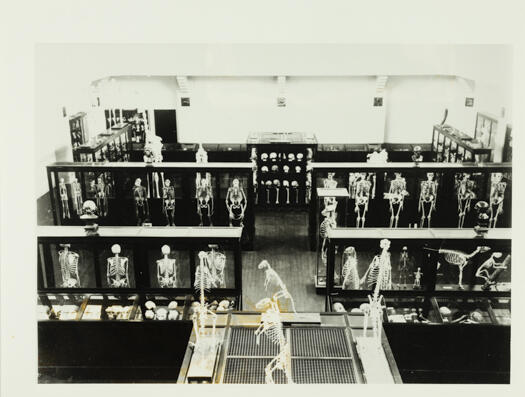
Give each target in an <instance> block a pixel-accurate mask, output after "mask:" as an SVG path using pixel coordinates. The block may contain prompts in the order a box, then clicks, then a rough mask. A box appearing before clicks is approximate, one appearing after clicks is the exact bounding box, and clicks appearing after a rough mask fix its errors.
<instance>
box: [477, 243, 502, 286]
mask: <svg viewBox="0 0 525 397" xmlns="http://www.w3.org/2000/svg"><path fill="white" fill-rule="evenodd" d="M502 256H503V255H502V253H501V252H494V253H493V254H492V255H491V256H490V258H489V259H487V260H486V261H485V262H483V264H482V265H481V266H480V267H479V268H478V270H477V271H476V277H479V278H482V279H483V280H485V284H483V286H482V287H481V289H482V290H489V289H490V288H491V287H492V286H494V288H495V289H496V290H497V289H498V288H497V286H498V278H499V276H500V275H501V273H503V272H504V271H505V270H507V265H508V264H509V262H510V255H507V256H506V257H505V259H504V260H503V262H501V263H499V262H496V259H499V258H501V257H502Z"/></svg>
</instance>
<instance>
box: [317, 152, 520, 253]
mask: <svg viewBox="0 0 525 397" xmlns="http://www.w3.org/2000/svg"><path fill="white" fill-rule="evenodd" d="M311 167H312V201H311V203H310V218H309V219H310V220H309V236H310V248H311V250H312V251H315V250H318V249H319V247H318V245H319V244H321V243H322V237H320V235H321V230H319V226H320V224H321V222H322V220H323V219H324V218H325V217H324V216H323V215H322V211H324V210H325V208H326V205H325V203H326V199H325V198H324V197H323V198H320V197H318V196H317V188H324V187H325V186H327V185H329V186H330V187H331V188H338V189H339V188H344V189H347V191H348V204H347V206H346V209H345V208H344V207H339V206H337V208H336V209H335V212H337V214H338V216H337V222H336V226H344V225H346V226H349V227H359V228H363V227H364V228H367V227H394V228H395V227H417V228H428V227H446V228H450V227H462V228H472V227H474V226H475V225H476V211H475V210H474V207H475V205H476V203H477V202H478V201H481V200H483V201H486V202H487V203H488V204H489V205H490V211H489V215H490V216H491V224H490V226H491V227H497V228H499V227H503V228H506V227H511V218H512V217H511V214H512V164H511V163H463V164H451V163H418V164H415V163H386V164H382V165H378V164H370V163H317V162H314V163H312V165H311Z"/></svg>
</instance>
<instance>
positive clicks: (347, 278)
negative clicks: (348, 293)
mask: <svg viewBox="0 0 525 397" xmlns="http://www.w3.org/2000/svg"><path fill="white" fill-rule="evenodd" d="M341 273H342V276H343V289H359V274H358V273H357V259H355V258H349V259H348V260H347V261H346V262H345V264H344V265H343V269H342V272H341Z"/></svg>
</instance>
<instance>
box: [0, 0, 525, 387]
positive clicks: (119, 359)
mask: <svg viewBox="0 0 525 397" xmlns="http://www.w3.org/2000/svg"><path fill="white" fill-rule="evenodd" d="M447 4H448V3H447ZM468 4H474V3H470V2H469V3H468ZM303 6H304V7H308V6H309V7H313V8H312V10H316V9H318V10H324V8H323V7H328V5H326V4H325V5H324V6H323V4H322V2H319V3H315V2H307V3H305V4H304V5H303ZM111 7H112V6H111ZM136 7H138V6H136ZM141 7H145V8H148V7H149V6H148V5H147V4H143V5H142V6H141ZM141 7H138V8H137V9H136V10H135V11H136V13H135V15H136V18H135V19H134V20H131V19H129V18H128V19H125V20H126V21H127V23H131V24H135V25H136V24H140V23H141V12H143V13H144V15H146V17H145V19H144V21H148V22H149V23H152V20H154V18H152V15H153V14H152V12H153V9H154V6H153V5H152V6H151V9H149V11H148V10H144V11H141ZM172 7H173V10H174V11H175V13H174V15H173V18H174V23H175V22H178V21H181V20H183V19H185V15H184V14H183V13H181V14H177V13H176V11H177V9H178V8H177V5H172ZM242 8H243V9H244V7H242ZM463 8H464V7H461V10H462V12H463V11H464V10H463ZM518 8H520V7H518V6H517V7H516V9H518ZM112 9H114V8H111V10H112ZM203 9H204V8H199V10H198V11H199V12H198V13H197V14H199V13H202V11H203ZM284 9H285V10H286V12H288V11H290V9H289V7H288V6H285V7H284ZM83 10H84V11H85V10H86V8H83ZM155 10H156V11H158V9H157V8H156V6H155ZM369 10H370V9H369ZM107 11H108V12H110V13H111V11H110V9H108V10H107ZM129 11H130V10H129V9H127V10H124V11H123V13H124V12H129ZM332 11H334V10H332ZM485 11H487V10H485ZM485 11H483V12H484V13H483V18H488V16H489V14H490V13H488V12H487V13H485ZM500 11H501V10H500ZM56 12H58V13H60V15H61V16H63V15H70V16H71V15H72V14H73V13H74V12H73V9H69V10H64V9H63V10H60V11H56ZM150 12H151V13H150ZM223 12H225V10H222V11H221V12H220V13H219V14H217V15H223ZM232 12H233V11H232ZM369 12H370V11H369ZM399 12H400V13H402V9H401V8H400V11H399ZM451 12H452V10H451ZM472 12H473V14H472V19H474V20H475V21H471V23H472V24H473V25H472V26H473V27H472V29H474V30H468V29H467V31H466V33H464V34H471V33H472V32H476V31H477V30H476V29H478V28H479V26H480V25H483V24H481V23H480V20H479V18H476V17H475V14H474V9H472ZM50 13H51V11H50V10H48V11H46V14H47V15H49V14H50ZM508 13H510V11H509V10H507V11H506V12H503V11H501V15H502V17H503V16H504V15H508ZM123 15H124V14H122V16H123ZM199 15H202V14H199ZM205 15H206V16H205V19H206V20H209V19H210V16H209V15H208V14H207V13H205ZM264 15H268V14H264ZM301 15H308V16H309V17H310V18H313V15H312V14H311V13H307V14H306V13H305V14H303V13H301ZM187 16H188V20H189V21H194V20H196V19H198V17H197V15H196V14H195V13H188V14H187ZM77 17H78V18H82V14H81V13H79V14H78V15H77ZM502 17H501V18H500V19H502ZM87 18H88V20H92V18H93V15H91V14H89V15H88V16H87ZM114 18H116V19H117V20H119V24H122V22H123V21H122V18H119V13H118V12H117V13H116V14H114ZM241 18H242V17H241ZM379 18H380V19H382V18H386V16H385V15H381V17H379ZM392 18H393V17H392ZM462 18H463V17H462ZM458 19H460V18H459V17H457V16H456V17H454V20H458ZM476 19H478V20H476ZM103 20H104V21H106V16H104V17H103ZM162 20H163V22H165V21H166V20H167V17H166V18H162ZM277 20H278V21H279V23H280V22H281V21H282V18H281V17H280V16H278V17H277ZM338 20H339V19H338ZM244 21H245V22H246V21H247V20H244ZM186 22H188V21H186ZM186 22H185V23H186ZM442 22H443V21H442ZM500 22H501V23H502V24H503V25H504V24H505V22H504V21H503V20H501V21H500ZM443 23H444V22H443ZM323 24H324V25H323V26H330V21H329V20H326V21H323ZM82 25H83V23H82ZM241 25H242V27H243V28H246V26H245V23H243V24H241ZM270 25H271V24H270ZM446 25H447V24H446V23H444V25H443V28H444V29H445V28H446ZM68 26H69V27H70V29H71V32H76V30H75V29H76V28H75V26H74V23H73V24H72V23H71V20H70V21H69V23H68ZM195 27H196V25H195ZM48 28H49V29H51V27H48ZM81 28H82V29H84V28H85V26H82V27H79V29H81ZM92 28H93V27H92V26H91V27H87V32H88V34H89V31H90V29H92ZM103 28H104V29H106V27H105V26H104V27H103ZM290 28H291V26H290ZM491 28H494V25H492V26H491ZM114 29H118V28H117V27H116V26H115V27H114ZM130 29H131V31H132V32H133V29H132V28H130ZM276 29H277V31H275V32H273V33H274V34H275V35H276V36H277V37H279V36H280V33H282V32H281V31H280V30H279V27H277V26H276ZM400 29H401V28H400ZM181 30H183V29H181ZM515 30H516V31H517V30H519V29H518V28H517V27H515ZM79 31H80V30H79ZM510 31H511V29H510V28H507V30H505V32H506V33H508V32H510ZM33 33H36V30H34V31H33V30H32V31H31V35H33ZM66 33H67V32H63V33H62V34H63V35H65V34H66ZM158 33H159V32H158V31H157V30H155V34H153V35H152V36H148V38H147V39H146V36H144V40H140V39H137V37H139V36H138V34H137V33H131V34H130V37H128V38H127V40H123V39H121V37H122V36H119V37H120V39H119V38H117V37H116V38H115V39H113V38H112V36H108V37H107V38H106V39H104V40H102V39H99V38H98V37H99V36H93V39H89V38H88V39H81V38H80V36H78V37H77V35H76V33H75V34H74V35H73V36H72V37H71V38H69V39H66V38H65V36H63V38H62V40H58V38H59V36H58V35H56V34H49V35H44V36H43V37H42V38H40V39H39V38H38V37H35V38H34V42H33V41H32V40H33V37H32V36H31V38H30V41H32V43H31V46H30V53H31V59H32V64H30V65H29V71H32V72H31V73H32V75H31V79H30V81H28V82H26V83H27V84H28V89H29V90H32V91H33V95H34V98H33V100H32V102H31V103H30V104H28V105H27V106H29V107H30V108H31V114H32V120H31V122H29V123H28V122H27V121H25V120H24V118H23V117H20V116H18V117H15V119H16V120H17V122H18V123H21V124H29V125H28V126H26V127H24V128H26V129H27V130H28V132H27V134H28V140H30V141H31V143H30V145H31V147H32V148H33V149H32V150H34V155H32V154H31V153H27V156H28V157H31V160H30V162H28V163H27V164H21V163H20V162H21V161H22V162H23V161H24V158H25V155H23V153H24V152H25V150H24V149H23V147H24V146H23V145H22V144H21V141H23V140H24V139H25V138H23V135H21V134H22V133H21V132H20V133H17V134H20V135H16V138H15V135H14V134H15V132H14V131H12V132H11V139H12V140H13V139H14V140H16V141H17V142H19V143H18V144H17V145H16V147H17V149H13V150H16V151H17V153H18V156H15V155H14V154H13V155H11V154H10V155H9V156H11V157H12V158H13V159H15V158H16V159H17V160H16V161H8V162H7V161H6V164H5V165H4V167H2V168H3V171H2V172H3V174H6V175H7V174H10V179H9V180H5V182H6V183H5V186H2V193H4V192H6V191H8V193H9V194H11V193H12V195H13V198H12V199H9V200H6V201H4V200H3V201H4V203H3V204H2V256H4V254H6V258H3V259H2V289H1V292H2V322H1V325H2V355H3V357H2V372H4V371H5V370H6V364H7V363H9V362H10V361H11V360H14V362H15V364H16V362H17V360H16V358H15V357H14V356H13V355H14V354H15V353H14V352H15V351H16V350H15V346H16V345H20V344H21V343H22V342H21V341H20V340H19V339H17V338H22V337H23V338H28V339H29V340H31V343H32V344H31V345H30V347H28V350H29V352H28V357H29V358H28V361H25V364H23V366H25V367H26V369H27V371H29V372H27V373H26V374H25V375H22V372H18V374H17V375H16V376H15V375H13V376H12V377H11V378H10V381H9V383H10V385H9V387H8V386H5V387H6V389H5V390H6V396H11V395H13V396H14V395H21V394H18V393H22V392H21V391H20V392H18V391H15V388H17V387H22V386H20V385H17V386H16V387H15V382H16V383H19V382H22V383H24V382H26V385H25V387H26V388H28V391H29V390H31V391H30V392H29V393H39V390H42V391H43V392H45V393H50V394H49V395H58V394H53V392H52V390H55V389H53V387H56V386H61V387H67V388H68V389H56V390H59V391H60V390H61V392H62V391H63V392H65V390H70V392H68V394H69V395H70V394H71V393H75V391H74V390H77V388H81V386H82V385H86V384H91V385H93V384H98V385H99V386H100V387H101V389H99V390H100V391H101V393H102V394H103V395H105V393H106V391H108V393H109V390H110V389H106V388H108V387H113V386H114V387H122V386H126V390H128V391H129V392H130V393H138V392H139V390H138V389H134V388H138V387H139V385H136V384H143V385H141V386H144V388H141V389H140V393H142V394H143V393H145V392H147V391H146V390H150V389H151V392H154V391H155V390H157V389H155V387H157V386H159V385H161V384H162V385H163V386H164V387H166V389H163V390H165V392H166V393H174V394H177V393H186V392H188V393H197V394H199V393H202V392H203V391H204V390H207V393H215V390H217V393H228V394H229V392H228V390H229V389H224V388H220V387H217V386H219V385H222V387H230V386H234V385H237V386H238V385H243V389H242V390H243V392H246V393H250V390H251V389H250V388H249V387H250V386H253V385H258V389H257V390H258V393H261V394H263V395H268V394H269V393H272V392H273V391H272V390H281V389H266V387H267V385H273V384H276V385H294V386H296V387H297V386H301V385H316V387H318V389H316V390H318V391H319V393H323V388H324V387H327V385H338V389H334V390H340V392H342V393H353V391H352V390H353V389H348V388H346V387H348V386H347V385H349V384H365V385H374V386H377V385H381V386H383V387H385V386H386V387H394V385H396V387H397V385H405V386H406V385H414V384H415V385H419V386H423V387H424V386H431V385H449V386H453V385H455V387H460V386H462V387H465V385H470V386H469V387H472V388H473V389H471V390H468V391H467V392H468V393H469V394H470V393H475V392H476V391H477V390H482V386H483V385H484V386H485V387H488V388H493V387H496V388H495V389H493V390H494V392H496V393H497V392H498V391H497V390H499V389H498V388H497V387H498V385H499V386H506V387H507V388H508V387H509V385H513V384H514V382H515V381H518V382H520V381H519V379H517V378H518V377H519V376H517V374H516V371H518V372H519V368H517V367H516V366H515V365H516V364H515V362H514V360H515V356H519V355H520V353H519V351H518V350H517V349H518V348H517V347H515V346H514V343H516V339H519V338H521V337H520V336H519V335H517V334H516V329H515V328H514V327H515V326H517V327H520V325H519V322H520V321H523V320H522V319H521V316H520V312H521V310H520V307H521V304H522V303H520V298H519V297H517V296H515V294H514V292H515V291H513V288H512V287H513V285H517V286H518V288H519V285H521V281H520V279H519V278H518V276H517V275H516V270H517V269H519V268H520V263H519V260H520V257H519V252H516V253H515V251H520V250H519V243H517V240H516V239H517V238H519V234H520V233H522V228H521V227H520V220H519V219H517V217H516V212H515V209H516V210H518V211H519V209H520V206H519V204H518V205H516V200H517V203H519V196H518V197H517V198H516V195H517V194H518V191H519V189H520V186H519V180H520V177H519V176H518V175H519V172H520V171H519V163H517V165H518V167H514V168H516V169H514V168H513V165H514V162H516V161H518V160H516V159H517V158H518V157H515V156H516V153H514V155H513V153H512V150H513V134H514V136H515V139H519V135H520V133H519V125H520V124H519V120H518V119H517V118H518V116H520V109H522V107H521V105H518V104H517V100H516V95H517V92H519V91H520V90H519V89H518V83H519V82H521V80H520V78H521V73H520V72H519V69H517V66H516V64H517V59H521V58H520V57H521V56H522V55H521V53H520V50H521V49H522V47H520V46H519V45H515V44H514V43H513V42H511V40H510V39H509V40H507V41H505V40H503V39H501V37H500V36H496V37H495V39H494V40H489V39H485V40H481V39H478V40H465V39H463V38H462V37H458V39H457V40H449V39H447V40H436V39H435V38H434V39H428V40H427V41H425V40H424V39H423V38H422V39H421V40H420V41H417V42H415V41H406V40H403V39H402V38H398V39H397V40H396V39H395V37H394V36H393V37H392V38H389V37H388V36H387V35H386V36H383V39H380V38H379V39H378V40H375V41H369V40H368V41H366V40H363V41H361V42H360V41H359V40H358V41H357V42H356V41H355V39H356V38H355V37H353V38H352V37H350V36H345V35H342V36H341V37H339V38H338V40H332V41H330V40H326V39H325V40H324V41H322V40H319V41H317V40H312V39H304V40H301V41H299V40H289V41H286V40H284V41H281V42H279V41H277V40H270V39H267V40H256V39H252V41H250V40H249V38H250V37H252V36H247V37H245V38H244V39H245V40H235V39H232V38H231V37H232V36H233V34H232V35H225V34H223V36H221V37H222V39H221V40H219V41H217V40H212V39H205V36H204V35H203V34H201V33H198V37H199V39H195V40H192V39H191V37H190V38H187V37H188V36H182V35H181V36H180V37H177V39H171V37H172V36H171V34H170V35H167V36H166V39H165V40H162V39H159V38H158V37H159V34H158ZM186 33H188V32H186ZM223 33H224V32H223ZM484 34H485V36H483V38H484V37H486V32H485V33H484ZM28 35H29V33H28ZM190 36H191V35H190ZM379 36H381V35H379ZM228 37H230V38H229V39H228ZM234 37H239V38H240V37H242V33H240V32H239V33H236V35H235V36H234ZM468 37H470V36H468ZM504 37H506V36H504ZM155 38H156V39H155ZM203 38H204V39H203ZM281 38H282V37H281ZM480 40H481V41H480ZM12 61H13V62H15V61H14V59H13V60H12ZM12 66H14V64H13V65H12ZM516 76H519V78H517V77H516ZM12 85H14V83H13V84H12ZM521 93H522V91H521ZM20 95H22V91H20ZM19 110H20V109H19ZM520 117H521V116H520ZM5 127H9V128H10V129H11V130H12V127H11V124H9V126H5ZM516 127H517V128H518V131H517V133H515V132H514V129H516ZM20 155H22V156H20ZM513 156H514V157H513ZM518 156H519V150H518ZM11 157H9V158H11ZM9 158H6V159H5V160H8V159H9ZM513 158H514V160H513ZM28 161H29V160H28ZM24 168H27V169H24ZM19 172H20V174H18V173H19ZM516 172H517V173H516ZM26 174H27V175H28V176H27V178H29V179H24V178H26V176H25V175H26ZM521 180H523V179H521ZM513 193H514V194H513ZM19 199H20V202H18V203H16V204H17V205H18V206H20V208H15V207H10V206H9V205H8V204H7V203H14V202H15V201H16V200H19ZM14 200H15V201H14ZM26 202H27V203H29V204H28V207H25V204H23V203H26ZM22 206H23V207H22ZM24 208H25V209H24ZM28 208H30V210H28ZM22 213H23V215H22V216H21V218H20V227H19V225H18V224H17V219H18V218H17V214H22ZM26 218H27V220H26ZM26 223H27V230H28V232H22V228H24V230H26V229H25V226H26ZM22 224H23V225H22ZM11 232H12V233H13V234H11ZM21 233H22V234H23V235H25V237H16V236H19V235H20V236H22V234H21ZM22 238H23V240H22ZM513 240H514V241H513ZM8 241H9V243H8ZM17 252H18V253H20V255H19V256H17V255H18V254H17ZM515 255H517V256H516V257H515V258H513V256H515ZM26 258H27V259H26ZM4 259H5V260H4ZM512 259H514V261H515V264H514V266H513V263H512ZM6 268H9V269H8V271H7V272H6ZM11 273H12V274H11ZM19 288H23V290H22V289H20V291H19V290H18V289H19ZM14 291H16V294H20V295H24V300H23V301H22V300H20V301H19V303H16V304H15V303H12V301H13V300H15V301H16V299H15V296H14V295H13V294H15V292H14ZM518 293H519V291H518ZM6 297H8V298H9V301H10V302H9V303H8V304H7V305H6ZM26 302H27V303H26ZM513 309H514V310H518V311H517V312H516V311H515V313H514V316H513V315H512V310H513ZM15 313H16V315H15ZM15 317H16V318H15ZM25 317H27V318H25ZM17 321H22V322H23V324H28V325H27V327H26V326H25V325H24V326H22V325H21V324H22V323H20V324H18V325H16V327H17V328H15V325H14V323H16V322H17ZM6 324H7V326H6ZM19 328H23V331H15V329H19ZM18 332H21V333H18ZM511 333H512V334H513V335H512V338H511ZM511 339H512V344H511ZM518 343H519V341H518ZM28 346H29V345H28ZM6 354H9V356H7V355H6ZM517 359H518V360H520V361H522V360H521V359H519V358H517ZM20 360H21V359H20ZM16 365H20V363H18V364H16ZM12 371H15V369H12ZM13 373H14V372H13ZM3 378H4V376H3ZM2 382H3V379H2ZM184 384H186V385H188V386H186V387H185V388H184V389H182V387H183V386H182V385H184ZM210 384H211V385H213V386H212V388H211V389H210V388H207V389H203V388H201V386H199V385H210ZM66 385H67V386H66ZM117 385H119V386H117ZM75 387H76V388H75ZM8 389H9V390H8ZM16 390H19V389H16ZM20 390H21V389H20ZM78 390H80V389H78ZM87 390H88V389H84V390H83V393H87V394H88V395H91V394H93V393H95V391H94V390H95V389H93V393H91V392H89V391H87ZM97 390H98V389H97ZM114 390H118V389H114ZM297 390H299V389H297ZM356 390H357V389H356ZM364 390H367V389H364ZM370 390H371V389H370ZM403 390H404V389H399V390H398V391H397V392H399V393H402V392H403ZM422 390H424V389H422ZM451 390H452V391H453V392H454V393H456V389H451ZM458 390H461V389H458ZM462 390H465V389H462ZM490 390H492V389H490ZM7 391H8V392H7ZM485 391H487V390H485ZM506 391H508V389H506ZM283 392H284V391H283ZM289 392H292V393H293V389H290V390H289V391H288V392H287V393H289ZM97 393H98V392H97ZM113 393H116V392H113ZM126 393H127V392H124V391H123V392H118V394H120V395H124V396H128V395H130V396H131V394H126ZM279 393H281V392H279ZM46 395H47V394H46ZM133 395H134V394H133ZM462 395H463V394H462Z"/></svg>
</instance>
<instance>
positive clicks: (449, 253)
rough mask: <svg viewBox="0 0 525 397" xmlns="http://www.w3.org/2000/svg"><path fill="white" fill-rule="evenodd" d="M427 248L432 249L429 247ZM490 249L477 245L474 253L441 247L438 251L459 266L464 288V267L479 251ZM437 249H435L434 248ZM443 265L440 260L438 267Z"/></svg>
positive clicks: (459, 281) (452, 263) (461, 285)
mask: <svg viewBox="0 0 525 397" xmlns="http://www.w3.org/2000/svg"><path fill="white" fill-rule="evenodd" d="M427 250H432V249H429V248H427ZM489 250H490V247H477V248H476V249H475V250H474V251H473V252H472V253H470V254H467V253H465V252H462V251H456V250H449V249H439V250H438V253H440V254H442V255H443V258H444V259H445V260H446V261H447V262H448V263H449V264H451V265H455V266H457V267H458V268H459V280H458V285H459V288H461V289H463V284H462V282H463V269H464V268H465V266H467V265H468V264H469V263H470V260H471V259H472V258H473V257H474V256H476V255H477V254H478V253H482V252H487V251H489ZM434 251H435V250H434ZM440 266H441V263H440V262H438V269H439V267H440Z"/></svg>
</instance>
